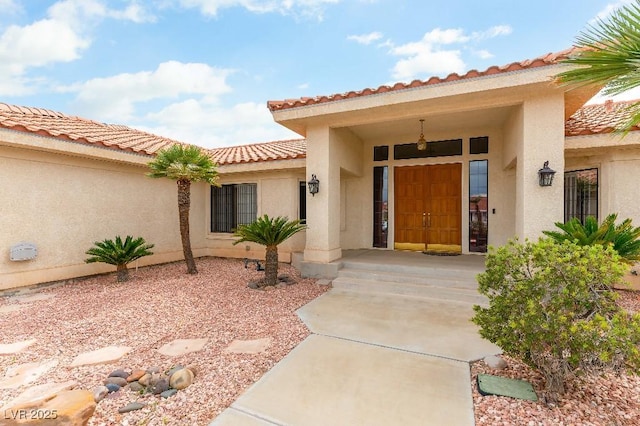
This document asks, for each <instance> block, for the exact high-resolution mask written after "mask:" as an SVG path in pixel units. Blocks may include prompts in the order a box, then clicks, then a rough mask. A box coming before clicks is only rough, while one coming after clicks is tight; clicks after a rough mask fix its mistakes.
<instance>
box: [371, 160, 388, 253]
mask: <svg viewBox="0 0 640 426" xmlns="http://www.w3.org/2000/svg"><path fill="white" fill-rule="evenodd" d="M387 170H388V168H387V166H383V167H374V168H373V246H374V247H381V248H386V247H387V232H388V225H389V212H388V205H389V203H388V196H387V192H388V188H387V187H388V183H387V182H388V176H387V173H388V172H387Z"/></svg>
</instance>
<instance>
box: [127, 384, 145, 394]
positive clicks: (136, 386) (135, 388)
mask: <svg viewBox="0 0 640 426" xmlns="http://www.w3.org/2000/svg"><path fill="white" fill-rule="evenodd" d="M129 389H130V390H131V391H133V392H140V391H142V390H144V386H142V385H141V384H140V382H131V383H129Z"/></svg>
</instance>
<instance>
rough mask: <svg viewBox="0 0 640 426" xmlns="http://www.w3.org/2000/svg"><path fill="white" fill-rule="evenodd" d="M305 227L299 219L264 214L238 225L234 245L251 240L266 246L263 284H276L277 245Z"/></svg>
mask: <svg viewBox="0 0 640 426" xmlns="http://www.w3.org/2000/svg"><path fill="white" fill-rule="evenodd" d="M303 229H306V225H303V224H301V223H300V221H299V220H291V221H290V220H289V219H288V218H286V217H282V216H278V217H275V218H270V217H269V216H267V215H266V214H265V215H264V216H262V217H259V218H258V219H256V220H255V221H254V222H252V223H250V224H247V225H240V226H238V228H237V229H236V230H235V232H234V234H233V235H234V236H236V237H240V239H238V240H236V241H234V242H233V244H234V245H236V244H240V243H243V242H245V241H246V242H252V243H257V244H260V245H263V246H265V247H266V255H265V266H264V285H265V286H267V285H276V283H277V282H278V245H279V244H281V243H283V242H284V241H286V240H288V239H289V238H291V237H292V236H294V235H295V234H297V233H298V232H300V231H302V230H303Z"/></svg>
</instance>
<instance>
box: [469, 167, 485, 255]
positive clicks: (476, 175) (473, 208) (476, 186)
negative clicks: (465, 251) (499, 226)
mask: <svg viewBox="0 0 640 426" xmlns="http://www.w3.org/2000/svg"><path fill="white" fill-rule="evenodd" d="M488 170H489V162H488V161H487V160H479V161H470V162H469V251H470V252H472V253H474V252H475V253H485V252H486V251H487V238H488V235H489V214H488V213H489V211H488V210H489V209H488V207H489V188H488V186H489V184H488Z"/></svg>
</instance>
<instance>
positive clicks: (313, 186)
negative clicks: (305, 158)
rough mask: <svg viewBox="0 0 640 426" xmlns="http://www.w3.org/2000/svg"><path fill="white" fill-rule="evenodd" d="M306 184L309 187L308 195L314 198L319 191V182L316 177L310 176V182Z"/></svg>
mask: <svg viewBox="0 0 640 426" xmlns="http://www.w3.org/2000/svg"><path fill="white" fill-rule="evenodd" d="M307 184H308V185H309V194H311V195H312V196H314V197H315V196H316V194H317V193H318V191H319V190H320V181H319V180H318V178H317V177H316V175H311V180H310V181H309V182H307Z"/></svg>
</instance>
